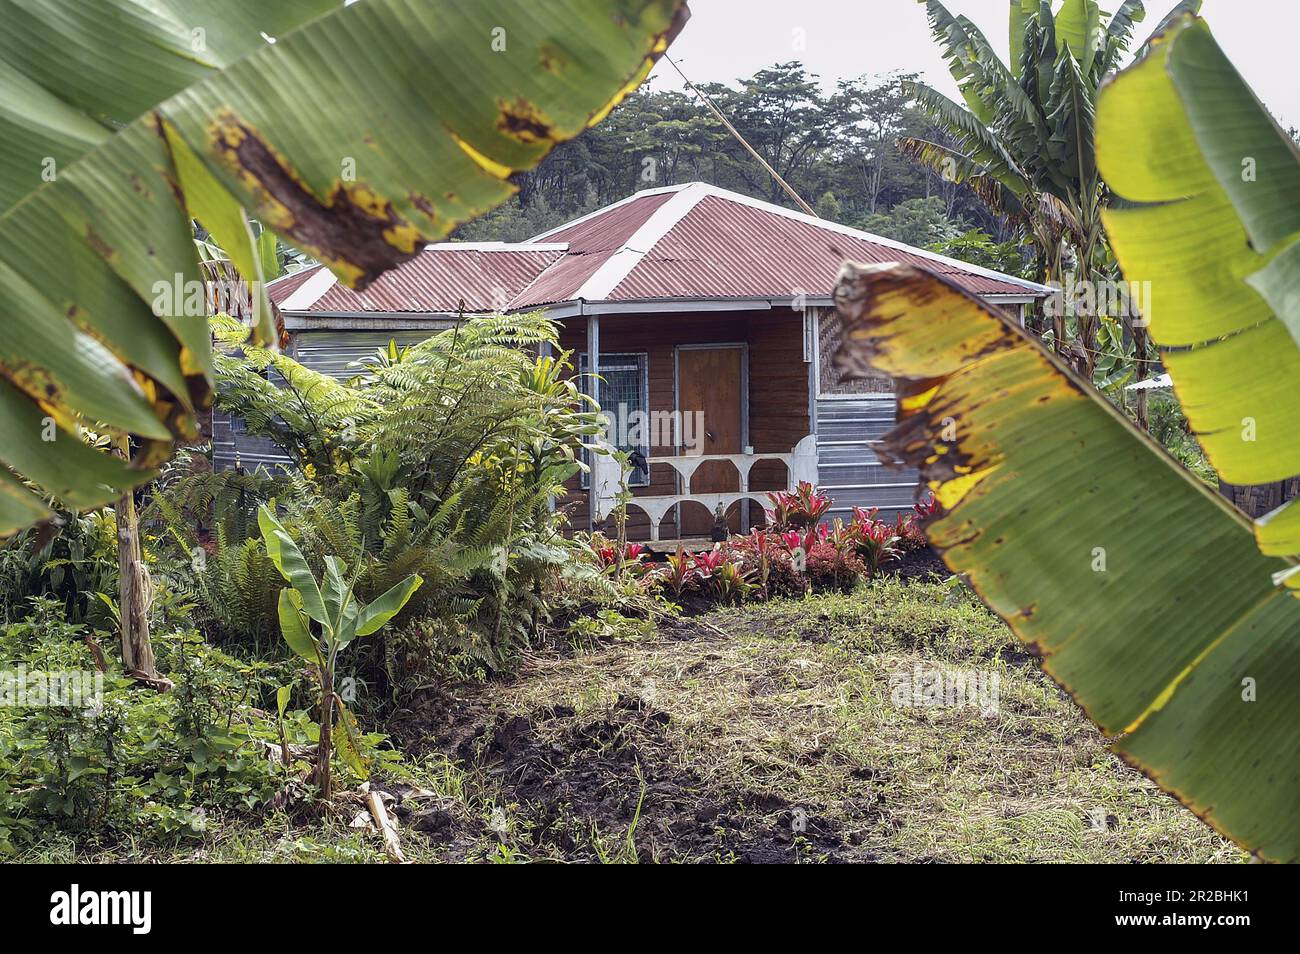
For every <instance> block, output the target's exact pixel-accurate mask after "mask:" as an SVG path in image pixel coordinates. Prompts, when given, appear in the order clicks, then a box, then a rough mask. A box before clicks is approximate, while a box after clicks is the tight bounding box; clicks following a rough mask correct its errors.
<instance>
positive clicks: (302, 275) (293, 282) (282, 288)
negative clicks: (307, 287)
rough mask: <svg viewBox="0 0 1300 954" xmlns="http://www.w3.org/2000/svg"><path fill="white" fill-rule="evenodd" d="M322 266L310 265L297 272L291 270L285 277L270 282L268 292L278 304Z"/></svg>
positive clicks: (267, 286)
mask: <svg viewBox="0 0 1300 954" xmlns="http://www.w3.org/2000/svg"><path fill="white" fill-rule="evenodd" d="M320 267H321V266H319V265H310V266H308V267H307V268H300V269H298V270H297V271H296V272H290V273H289V274H288V275H285V276H284V277H283V278H277V279H275V281H272V282H268V283H267V285H266V294H267V295H268V296H269V297H270V299H271V301H272V302H273V303H274V304H276V305H278V304H280V303H281V302H282V301H284V300H285V299H286V298H288V297H289V296H290V295H291V294H293V292H294V291H296V290H297V288H298V286H299V285H301V284H302V283H303V282H305V281H306V280H307V279H309V278H311V276H312V274H313V273H315V272H316V271H317V270H318V269H319V268H320Z"/></svg>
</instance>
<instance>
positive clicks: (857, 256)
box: [608, 195, 1027, 301]
mask: <svg viewBox="0 0 1300 954" xmlns="http://www.w3.org/2000/svg"><path fill="white" fill-rule="evenodd" d="M846 259H852V260H854V261H859V262H895V261H901V262H908V263H912V264H917V265H922V266H924V267H927V268H929V269H931V270H932V271H937V272H939V273H941V274H943V275H946V276H947V277H949V278H951V279H952V280H953V281H954V282H956V283H957V284H959V285H961V286H963V287H964V288H966V289H968V290H969V291H972V292H975V293H976V294H1016V293H1020V294H1024V293H1025V292H1026V291H1027V289H1026V287H1025V286H1024V285H1023V284H1018V283H1015V282H1013V281H1011V280H1009V279H1002V278H992V277H989V276H985V275H981V274H977V273H975V272H974V271H972V270H971V268H970V266H963V265H960V264H955V263H950V262H946V261H943V260H942V259H938V258H935V257H933V256H927V255H926V254H925V253H923V252H921V251H920V250H911V249H904V248H898V247H894V246H891V245H885V244H883V243H882V242H880V241H873V240H872V239H870V238H867V237H866V236H865V235H861V234H860V235H853V234H849V232H848V231H846V230H831V229H828V228H826V227H824V226H820V225H816V224H813V223H811V222H807V221H804V220H803V219H801V218H795V217H794V216H792V215H782V214H779V213H775V212H772V211H769V210H767V209H764V208H762V207H756V206H754V205H750V204H745V203H741V202H737V201H733V200H730V199H728V198H726V197H725V196H719V195H706V196H705V197H704V198H702V199H701V200H700V201H699V202H698V203H697V204H696V205H694V206H693V207H692V208H691V209H690V211H689V212H687V213H686V215H685V216H683V217H682V219H681V220H680V221H678V222H677V223H676V224H675V225H674V226H672V228H671V229H669V230H668V231H667V232H666V233H665V234H664V235H663V237H662V238H660V239H659V240H658V241H657V242H655V244H654V245H653V246H652V247H651V248H650V249H649V251H647V252H646V254H645V256H644V257H643V258H642V259H641V260H640V262H639V263H638V264H637V265H636V266H635V267H633V268H632V270H631V271H630V272H628V274H627V276H626V277H625V278H623V279H622V280H621V281H620V282H619V283H618V284H617V285H616V286H615V287H614V288H613V290H612V291H610V293H609V294H608V299H609V300H611V301H628V300H639V299H645V298H792V297H796V296H798V295H806V296H825V295H829V294H830V293H831V290H832V289H833V288H834V286H835V281H836V278H837V277H838V275H839V271H840V266H841V264H842V263H843V262H844V261H845V260H846Z"/></svg>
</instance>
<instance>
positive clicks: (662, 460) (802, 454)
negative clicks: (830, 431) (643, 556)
mask: <svg viewBox="0 0 1300 954" xmlns="http://www.w3.org/2000/svg"><path fill="white" fill-rule="evenodd" d="M723 460H725V461H730V462H731V464H732V465H733V466H734V467H735V468H736V474H737V477H738V478H739V489H737V490H734V491H722V492H719V493H699V494H696V493H691V481H692V479H693V478H694V477H695V472H696V471H697V470H699V468H700V465H701V464H705V463H708V462H709V461H723ZM764 460H779V461H781V462H782V463H783V464H785V469H786V474H787V480H786V489H787V490H793V489H794V488H795V485H796V484H798V483H799V481H801V480H806V481H808V482H809V483H813V484H815V483H816V482H817V439H816V438H815V437H814V436H813V435H811V434H809V435H808V436H807V437H805V438H803V439H802V440H801V441H799V443H798V444H796V445H795V446H794V449H793V450H791V451H789V452H787V453H777V454H677V455H668V456H664V457H651V458H649V464H650V466H651V467H653V466H654V465H655V464H667V465H668V466H669V467H671V468H672V469H673V470H675V471H676V472H677V475H678V476H679V477H680V478H681V486H682V491H683V492H682V493H680V494H659V495H649V496H644V497H642V496H635V497H633V498H632V499H631V500H629V501H628V507H629V508H632V507H635V508H637V509H639V510H641V511H643V512H644V513H645V515H646V516H647V517H649V518H650V539H651V540H652V541H657V540H658V539H659V524H660V523H661V522H662V521H663V519H664V517H665V516H667V515H668V511H670V510H672V509H673V507H676V506H678V505H679V504H682V503H684V502H687V501H693V502H695V503H698V504H702V505H704V506H705V507H707V508H708V510H709V513H716V512H717V509H718V507H719V506H721V507H722V511H723V513H726V512H727V510H728V509H729V508H730V507H731V505H732V504H735V503H738V502H740V501H744V500H755V501H757V502H758V503H759V505H760V506H762V507H764V508H766V507H767V504H768V500H767V493H766V491H751V490H750V489H749V475H750V472H751V471H752V470H753V469H754V465H755V464H757V463H758V462H759V461H764ZM591 470H592V474H591V492H592V494H593V495H594V497H593V508H592V515H593V519H594V520H596V521H600V520H604V519H605V518H606V517H607V516H609V514H610V513H611V512H612V511H613V510H614V508H615V507H617V506H618V494H619V489H620V487H621V486H622V485H623V477H624V474H623V470H622V467H621V465H620V463H619V461H618V460H617V459H616V458H614V457H613V456H612V455H610V454H594V455H593V456H592V466H591ZM764 512H766V510H764ZM679 515H680V514H679Z"/></svg>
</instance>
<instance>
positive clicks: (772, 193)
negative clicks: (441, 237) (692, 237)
mask: <svg viewBox="0 0 1300 954" xmlns="http://www.w3.org/2000/svg"><path fill="white" fill-rule="evenodd" d="M913 79H915V77H912V76H908V75H901V74H889V75H885V76H877V77H870V76H863V77H860V78H858V79H852V80H840V81H838V82H837V83H836V84H835V86H834V89H833V90H831V91H829V92H827V91H824V90H823V88H822V84H821V83H820V82H819V80H818V77H817V76H816V75H815V74H812V73H809V72H808V71H807V70H806V69H805V68H804V66H803V65H802V64H800V63H797V62H791V63H779V64H776V65H774V66H772V67H770V68H767V69H763V70H759V71H758V72H757V73H755V74H754V75H753V76H751V77H748V78H745V79H742V80H739V81H738V82H737V83H736V84H735V85H734V86H727V85H724V84H720V83H706V84H701V85H700V89H701V90H702V91H703V92H704V93H705V95H707V96H708V97H709V98H710V99H711V100H712V101H713V102H714V103H715V104H716V105H717V106H718V108H719V109H720V110H721V111H722V113H723V114H724V115H725V116H726V117H727V118H728V119H729V120H730V121H731V123H732V124H733V125H734V126H735V127H736V129H737V130H738V131H739V132H740V134H741V135H742V136H744V137H745V139H746V140H748V142H749V143H750V145H752V146H753V147H754V148H755V149H756V150H757V151H758V152H759V154H760V155H762V156H763V158H764V159H765V160H766V161H767V162H768V163H769V164H770V165H771V166H772V167H773V168H774V169H776V171H777V172H778V173H779V174H780V175H781V176H782V178H784V179H785V180H786V181H787V182H788V183H790V185H791V186H792V187H793V188H794V189H795V191H796V192H798V193H799V195H801V196H803V198H804V199H805V200H806V201H807V202H809V203H810V204H811V205H813V206H814V208H815V209H816V211H817V214H818V215H819V216H821V217H822V218H826V219H831V220H833V221H836V222H840V223H843V224H845V225H851V226H854V227H856V228H861V229H865V230H866V231H869V232H874V233H875V234H877V235H884V236H887V237H889V238H893V239H897V240H898V241H900V242H907V243H908V244H910V245H918V246H921V247H927V246H937V247H940V248H941V250H943V251H945V252H946V253H948V254H953V255H960V257H962V258H967V259H969V260H971V261H974V262H975V263H977V264H983V265H987V266H989V267H993V268H997V269H999V270H1003V271H1009V272H1013V273H1016V274H1019V273H1020V272H1021V271H1022V265H1021V254H1020V251H1019V248H1018V245H1017V244H1016V243H1015V241H1014V238H1015V236H1014V233H1013V230H1012V229H1011V228H1010V226H1009V225H1008V223H1007V222H1006V220H1005V219H1002V218H1000V217H998V216H995V215H993V214H991V213H990V212H989V211H988V210H987V209H986V208H985V207H984V206H983V205H982V204H981V203H980V202H979V200H978V199H977V198H976V197H975V195H974V193H972V192H971V191H970V190H969V189H967V188H965V187H964V186H962V185H960V184H958V183H956V182H953V181H945V179H944V177H943V176H941V175H940V174H938V173H936V172H934V171H932V170H929V169H927V168H925V167H923V166H921V165H919V164H917V163H916V162H913V161H912V160H910V159H908V158H907V157H906V156H905V155H903V154H902V152H901V151H900V150H899V147H898V145H897V144H896V141H897V140H899V139H906V138H916V139H925V140H931V141H936V142H948V141H949V140H948V137H947V134H946V133H945V132H944V130H942V129H940V128H939V127H937V126H935V125H934V124H933V123H932V122H930V120H929V119H927V117H926V115H925V114H924V113H923V112H922V111H921V110H919V109H918V108H917V107H916V104H915V103H914V102H913V99H912V97H911V96H910V95H909V93H908V91H907V83H908V81H910V80H913ZM517 181H518V183H519V185H520V186H521V188H520V191H519V194H518V195H517V196H516V197H515V198H513V199H511V200H510V201H509V202H507V203H506V204H505V205H502V206H501V207H500V208H498V209H497V210H496V211H495V212H492V213H491V214H489V215H486V216H484V217H483V218H481V219H478V220H477V221H475V222H473V223H471V224H470V225H467V226H465V227H464V228H462V229H461V230H460V231H459V232H458V233H457V236H456V237H457V238H461V239H465V240H470V241H506V242H515V241H522V240H524V239H527V238H529V237H531V236H533V235H536V234H537V233H539V232H542V231H545V230H546V229H549V228H552V227H554V226H557V225H560V224H562V223H563V222H566V221H568V220H569V219H572V218H574V217H576V216H578V215H582V214H583V213H586V212H590V211H592V210H594V209H597V208H599V207H601V206H603V205H607V204H608V203H610V202H615V201H617V200H619V199H621V198H624V197H625V196H628V195H630V194H632V193H633V192H637V191H639V190H641V189H652V188H655V187H656V186H665V185H673V184H675V183H680V182H692V181H700V182H708V183H711V184H713V185H716V186H720V187H722V188H724V189H734V190H735V191H737V192H743V193H745V194H746V195H752V196H755V197H757V198H761V199H766V200H768V201H771V202H776V203H779V204H781V205H787V206H788V205H791V204H792V203H791V202H790V199H789V197H788V196H787V195H785V193H784V192H783V191H782V190H781V187H780V186H779V185H778V184H777V183H776V182H775V181H773V179H772V177H771V176H770V175H769V174H768V173H767V171H766V170H764V169H763V167H762V166H761V165H760V164H759V163H758V162H757V161H756V160H755V159H754V158H753V157H752V156H751V155H749V153H747V152H746V151H745V149H744V147H743V146H741V144H740V143H739V142H737V141H736V140H735V138H734V137H732V136H731V135H730V134H729V133H728V132H727V130H726V129H725V128H724V127H723V125H722V123H721V122H719V121H718V119H717V118H715V117H714V116H713V115H711V114H710V112H709V111H708V109H706V108H705V106H704V105H703V104H702V103H701V102H700V101H699V100H698V99H697V98H696V97H694V96H693V95H691V94H690V93H680V92H676V91H671V90H666V91H650V90H648V89H647V88H645V87H643V88H642V89H641V90H640V91H638V92H637V93H636V94H635V95H634V96H631V97H629V98H628V100H627V101H626V102H624V103H623V104H622V105H621V106H619V107H618V109H616V110H615V111H614V112H613V113H612V114H611V115H610V117H609V119H608V120H606V121H605V122H603V123H601V124H600V125H598V126H596V127H594V128H591V129H588V130H587V131H586V132H584V133H583V134H582V135H581V136H579V137H577V138H576V139H574V140H572V141H571V142H567V143H564V144H562V145H560V146H559V147H558V148H556V149H555V151H554V152H552V153H551V154H550V155H549V156H547V157H546V159H544V160H543V161H542V162H541V164H540V165H539V166H538V167H537V168H536V169H534V170H532V171H530V172H525V173H523V174H521V176H520V177H519V178H518V180H517ZM968 232H971V233H973V234H971V235H965V233H968ZM1007 242H1010V243H1011V244H1001V243H1007Z"/></svg>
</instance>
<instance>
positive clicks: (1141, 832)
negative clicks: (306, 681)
mask: <svg viewBox="0 0 1300 954" xmlns="http://www.w3.org/2000/svg"><path fill="white" fill-rule="evenodd" d="M920 571H921V568H919V567H918V573H917V574H916V575H917V576H919V575H920ZM914 578H915V577H914ZM958 592H959V595H958V597H957V598H956V600H955V601H954V594H953V590H952V589H951V588H946V587H943V586H940V585H936V584H933V583H922V582H911V583H908V582H902V581H900V580H899V579H890V580H882V581H879V582H877V583H874V584H872V585H870V586H869V587H866V588H863V589H861V590H859V591H858V592H856V593H854V594H851V595H848V596H839V595H837V596H825V597H813V598H810V599H808V600H800V601H784V602H775V603H772V604H769V605H752V604H751V605H747V606H745V607H744V608H741V609H733V610H719V611H715V612H714V613H711V614H708V615H705V616H701V617H694V618H684V619H666V620H662V621H661V622H660V623H659V625H658V626H657V627H653V628H652V629H651V631H650V633H649V635H647V628H646V626H645V625H644V624H642V623H636V624H632V623H629V628H628V631H627V634H626V636H625V637H623V636H619V635H615V636H614V637H613V638H612V639H609V640H607V641H604V642H601V643H599V644H597V645H595V646H587V647H583V648H581V649H575V650H573V651H570V652H561V653H553V652H549V651H548V652H547V653H546V654H539V655H538V656H536V657H533V658H530V659H528V660H526V661H525V663H524V665H523V666H522V667H521V669H520V670H519V672H518V674H517V675H516V676H515V677H514V678H512V679H510V680H508V681H507V682H506V683H505V684H502V683H500V682H494V683H492V684H491V685H489V686H485V687H478V686H466V687H461V688H459V689H456V690H452V691H438V692H434V691H430V692H429V693H428V694H427V695H425V696H423V697H422V698H420V699H419V700H418V701H417V702H416V703H415V704H414V705H412V706H411V707H410V709H409V710H407V711H406V712H404V713H402V715H401V717H400V719H399V720H398V722H397V724H396V726H395V732H396V736H397V739H398V741H399V743H400V744H402V745H403V747H404V748H406V749H407V750H408V751H409V752H411V753H412V754H413V755H414V756H415V757H416V758H420V757H423V758H426V759H431V760H434V761H435V762H436V761H439V760H445V764H446V765H447V766H448V769H447V771H448V772H450V773H452V774H454V775H455V776H456V778H457V779H458V782H457V785H456V786H455V796H454V797H443V798H441V799H423V800H421V799H416V800H408V799H401V800H399V802H398V804H397V806H396V813H397V815H398V816H399V819H400V821H401V824H402V825H403V826H404V828H406V829H407V830H408V831H410V832H414V833H418V835H411V834H408V835H407V836H406V837H407V838H408V840H409V839H410V838H413V837H419V838H421V839H427V846H424V847H427V848H428V849H429V850H430V851H431V852H433V854H434V855H435V856H436V857H440V858H446V859H457V860H458V859H470V860H475V859H478V858H484V857H487V858H489V859H490V860H496V861H501V860H509V861H520V860H570V861H577V860H596V861H640V862H667V861H687V862H698V861H716V862H752V863H770V862H793V861H799V862H810V861H811V862H887V861H910V862H943V861H1054V860H1061V861H1112V862H1132V861H1232V860H1240V858H1241V856H1240V853H1238V852H1237V851H1236V850H1235V849H1234V848H1232V847H1231V846H1229V845H1228V844H1227V843H1225V842H1223V841H1222V840H1221V839H1219V838H1218V837H1217V836H1215V835H1214V834H1213V833H1212V832H1210V831H1209V830H1208V829H1206V828H1205V827H1204V826H1203V825H1202V824H1201V823H1200V822H1199V821H1197V820H1196V819H1195V818H1193V817H1192V816H1191V815H1190V814H1189V813H1187V812H1186V811H1185V810H1183V809H1182V808H1181V807H1180V806H1178V805H1177V804H1176V803H1175V802H1173V801H1172V800H1171V799H1169V798H1168V797H1167V796H1165V795H1164V794H1162V793H1160V792H1159V791H1158V790H1157V789H1155V788H1154V787H1153V786H1152V785H1151V784H1150V783H1149V782H1147V780H1146V779H1144V778H1142V777H1141V776H1140V775H1138V774H1137V773H1135V772H1133V771H1132V770H1130V769H1129V768H1127V767H1126V766H1124V765H1123V764H1122V763H1120V762H1119V761H1118V760H1117V759H1115V758H1114V757H1113V756H1112V755H1111V754H1110V753H1109V752H1108V751H1107V750H1106V748H1105V746H1104V744H1103V740H1102V739H1100V738H1099V736H1098V734H1097V732H1096V730H1095V729H1094V728H1093V727H1092V726H1091V725H1090V724H1089V723H1088V722H1087V721H1086V720H1085V719H1084V718H1083V717H1082V715H1081V714H1080V713H1079V712H1078V711H1077V709H1076V708H1075V707H1074V705H1073V703H1072V702H1070V700H1069V699H1068V697H1066V696H1065V695H1064V694H1063V693H1061V692H1060V691H1059V690H1058V689H1057V688H1056V687H1055V686H1054V685H1052V684H1051V683H1050V682H1049V681H1048V680H1046V679H1045V678H1044V677H1043V676H1042V675H1041V674H1040V673H1039V671H1038V670H1037V668H1036V666H1035V664H1034V662H1033V660H1032V658H1031V657H1028V656H1027V655H1026V654H1024V653H1023V652H1020V651H1019V649H1018V647H1017V646H1015V645H1014V642H1013V640H1012V639H1011V638H1010V636H1009V634H1008V633H1007V632H1006V630H1005V629H1004V628H1003V627H1002V625H1001V623H999V622H998V621H997V620H996V619H994V618H993V617H991V616H990V615H989V614H988V613H987V612H986V611H985V610H984V609H983V607H981V606H979V605H978V603H976V602H975V601H974V600H973V598H970V597H969V595H968V594H962V593H961V591H958ZM924 667H942V668H943V669H944V671H947V672H963V671H964V672H968V673H970V672H982V673H984V675H985V676H986V677H988V676H991V675H992V674H996V677H997V680H998V682H999V692H998V699H997V701H996V712H990V711H977V710H976V709H975V708H973V707H970V706H948V707H936V708H929V707H921V708H918V707H915V706H912V705H908V704H906V703H905V702H904V703H900V701H899V699H898V698H897V697H896V694H895V693H893V692H892V691H891V687H893V686H894V685H896V683H897V680H898V678H899V674H900V673H911V672H916V671H919V670H920V669H921V668H924Z"/></svg>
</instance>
